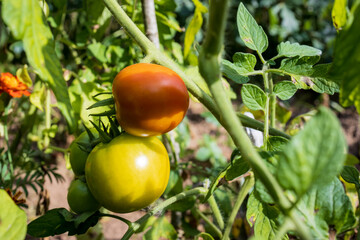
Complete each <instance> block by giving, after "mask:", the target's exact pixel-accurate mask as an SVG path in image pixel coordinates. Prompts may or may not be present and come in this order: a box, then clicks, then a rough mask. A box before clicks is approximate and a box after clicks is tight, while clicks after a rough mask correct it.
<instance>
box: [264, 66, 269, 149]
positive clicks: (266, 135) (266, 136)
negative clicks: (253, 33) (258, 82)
mask: <svg viewBox="0 0 360 240" xmlns="http://www.w3.org/2000/svg"><path fill="white" fill-rule="evenodd" d="M267 69H268V65H267V64H264V66H263V72H264V74H263V78H264V89H265V95H266V102H265V114H264V115H265V116H264V141H263V142H264V148H265V150H267V142H268V139H269V114H270V84H269V74H268V73H266V70H267Z"/></svg>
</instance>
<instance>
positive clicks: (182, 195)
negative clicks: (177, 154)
mask: <svg viewBox="0 0 360 240" xmlns="http://www.w3.org/2000/svg"><path fill="white" fill-rule="evenodd" d="M207 192H208V189H206V188H204V187H197V188H193V189H191V190H188V191H185V192H181V193H179V194H177V195H175V196H173V197H171V198H169V199H167V200H165V201H163V202H162V203H160V204H159V205H157V206H155V207H154V208H153V209H152V210H151V211H149V212H148V213H147V214H146V215H144V216H143V217H141V218H139V219H138V220H137V221H135V222H133V223H131V225H130V227H129V229H128V230H127V231H126V233H125V235H124V236H123V238H122V240H127V239H130V237H131V236H132V235H133V234H134V233H135V232H136V231H137V230H138V229H140V228H141V226H142V225H143V224H144V223H146V221H147V220H148V219H149V218H150V217H151V216H153V215H154V214H156V213H157V212H160V211H163V210H164V209H166V208H167V207H168V206H170V205H171V204H173V203H175V202H177V201H180V200H182V199H185V198H187V197H190V196H193V195H202V196H204V195H206V194H207Z"/></svg>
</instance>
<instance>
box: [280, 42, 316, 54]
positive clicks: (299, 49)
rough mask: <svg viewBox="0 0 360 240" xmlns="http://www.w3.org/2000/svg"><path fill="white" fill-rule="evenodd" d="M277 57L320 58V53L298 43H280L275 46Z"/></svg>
mask: <svg viewBox="0 0 360 240" xmlns="http://www.w3.org/2000/svg"><path fill="white" fill-rule="evenodd" d="M277 51H278V57H296V56H299V57H304V56H308V57H310V56H320V55H321V51H320V50H319V49H316V48H313V47H310V46H307V45H300V44H298V43H290V42H289V41H288V42H282V43H280V44H279V45H278V46H277Z"/></svg>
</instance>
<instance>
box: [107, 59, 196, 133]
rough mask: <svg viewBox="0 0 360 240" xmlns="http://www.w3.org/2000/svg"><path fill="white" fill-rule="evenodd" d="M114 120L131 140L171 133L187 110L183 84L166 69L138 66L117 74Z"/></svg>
mask: <svg viewBox="0 0 360 240" xmlns="http://www.w3.org/2000/svg"><path fill="white" fill-rule="evenodd" d="M112 90H113V95H114V99H115V107H116V118H117V120H118V122H119V124H120V126H121V127H122V128H123V129H124V130H125V131H126V132H128V133H130V134H132V135H135V136H142V137H146V136H155V135H161V134H163V133H166V132H169V131H170V130H172V129H174V128H175V127H176V126H177V125H178V124H179V123H180V122H181V121H182V119H183V118H184V116H185V114H186V111H187V109H188V107H189V94H188V92H187V89H186V86H185V84H184V82H183V80H182V79H181V78H180V76H179V75H177V73H175V72H174V71H172V70H171V69H169V68H166V67H163V66H160V65H157V64H150V63H138V64H134V65H131V66H128V67H126V68H124V69H123V70H121V71H120V72H119V73H118V74H117V76H116V77H115V79H114V82H113V89H112Z"/></svg>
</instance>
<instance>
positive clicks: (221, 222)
mask: <svg viewBox="0 0 360 240" xmlns="http://www.w3.org/2000/svg"><path fill="white" fill-rule="evenodd" d="M208 202H209V205H210V208H211V210H212V211H213V213H214V217H215V219H216V222H217V223H218V225H219V227H220V229H224V219H223V217H222V216H221V212H220V209H219V206H218V204H217V203H216V200H215V197H214V195H211V196H210V197H209V199H208Z"/></svg>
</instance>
